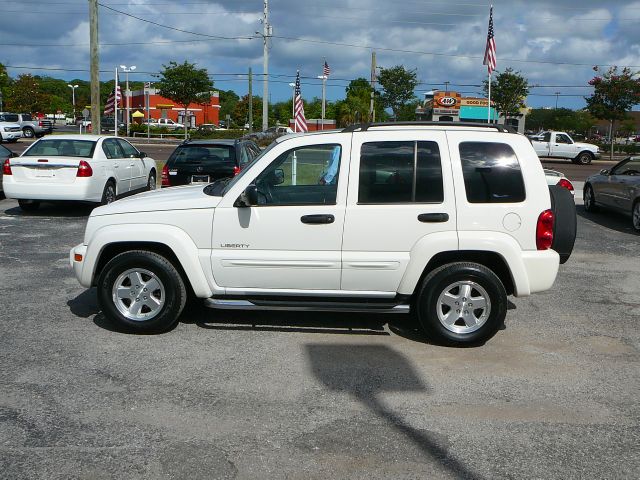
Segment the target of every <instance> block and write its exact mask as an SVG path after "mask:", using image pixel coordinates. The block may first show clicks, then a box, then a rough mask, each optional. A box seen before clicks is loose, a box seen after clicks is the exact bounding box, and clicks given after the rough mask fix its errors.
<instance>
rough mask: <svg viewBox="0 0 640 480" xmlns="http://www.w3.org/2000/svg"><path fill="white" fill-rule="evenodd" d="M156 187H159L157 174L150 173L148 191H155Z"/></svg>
mask: <svg viewBox="0 0 640 480" xmlns="http://www.w3.org/2000/svg"><path fill="white" fill-rule="evenodd" d="M156 187H157V184H156V174H155V173H150V174H149V181H148V182H147V190H155V189H156Z"/></svg>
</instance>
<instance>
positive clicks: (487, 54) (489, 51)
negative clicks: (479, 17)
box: [482, 6, 496, 75]
mask: <svg viewBox="0 0 640 480" xmlns="http://www.w3.org/2000/svg"><path fill="white" fill-rule="evenodd" d="M482 64H483V65H486V66H487V71H488V72H489V75H491V72H493V71H494V70H495V69H496V39H495V38H494V37H493V6H492V7H491V9H490V10H489V31H488V33H487V47H486V49H485V51H484V60H483V62H482Z"/></svg>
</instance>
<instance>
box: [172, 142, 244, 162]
mask: <svg viewBox="0 0 640 480" xmlns="http://www.w3.org/2000/svg"><path fill="white" fill-rule="evenodd" d="M235 158H236V157H235V148H234V147H233V146H232V145H185V146H182V147H178V148H176V149H175V150H174V152H173V153H172V154H171V156H170V157H169V160H167V163H170V164H171V166H173V167H175V166H178V165H183V164H187V163H188V164H194V163H195V164H198V165H218V164H221V163H234V164H235Z"/></svg>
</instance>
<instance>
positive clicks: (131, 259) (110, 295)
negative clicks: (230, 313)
mask: <svg viewBox="0 0 640 480" xmlns="http://www.w3.org/2000/svg"><path fill="white" fill-rule="evenodd" d="M127 272H133V273H130V275H133V276H136V274H135V272H138V273H140V277H138V278H140V279H141V280H142V281H141V283H139V284H136V285H134V284H133V283H131V281H130V280H129V277H128V275H129V274H128V273H127ZM145 272H146V273H145ZM152 282H157V285H159V287H158V288H157V289H156V290H154V291H152V292H151V291H149V292H148V291H146V290H145V286H146V285H150V284H151V283H152ZM127 283H128V285H127ZM153 284H154V285H156V283H153ZM118 286H120V288H121V289H122V288H131V289H132V290H131V291H132V292H134V293H133V294H132V298H131V299H129V298H128V296H127V297H118V295H117V293H116V292H117V291H118ZM149 288H153V287H149ZM97 291H98V305H99V306H100V309H101V310H102V313H103V314H104V316H105V317H106V318H107V319H109V320H110V321H112V322H113V323H114V324H116V325H117V326H119V327H121V328H123V329H124V330H128V331H133V332H138V333H161V332H165V331H167V330H169V329H171V328H173V327H174V326H175V325H176V324H177V323H178V319H179V318H180V314H181V313H182V310H183V309H184V306H185V303H186V301H187V290H186V288H185V283H184V280H183V279H182V276H181V275H180V273H179V272H178V270H177V269H176V267H175V266H174V265H173V264H172V263H171V262H170V261H169V260H167V259H166V258H165V257H163V256H162V255H159V254H157V253H154V252H149V251H146V250H132V251H129V252H124V253H121V254H120V255H117V256H116V257H114V258H112V259H111V260H110V261H109V262H108V263H107V264H106V265H105V267H104V269H103V270H102V272H101V273H100V276H99V277H98V282H97ZM145 293H146V294H147V295H148V296H149V297H143V296H144V295H145ZM136 295H137V297H136ZM152 296H153V298H154V299H155V302H156V303H160V306H159V307H157V308H158V309H157V311H154V310H152V309H151V308H149V307H148V306H146V305H147V303H145V301H146V300H147V299H148V298H151V297H152ZM138 301H139V302H141V303H140V304H138V305H140V306H139V307H138V308H139V309H140V310H139V313H135V308H136V305H135V303H136V302H138ZM127 302H128V304H127ZM149 303H151V302H149ZM145 307H146V309H147V311H145ZM153 308H156V307H155V305H153Z"/></svg>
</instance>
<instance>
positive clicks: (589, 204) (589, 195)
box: [582, 185, 597, 212]
mask: <svg viewBox="0 0 640 480" xmlns="http://www.w3.org/2000/svg"><path fill="white" fill-rule="evenodd" d="M582 199H583V201H584V209H585V210H586V211H587V212H595V211H596V210H597V207H596V205H595V203H596V197H595V195H594V194H593V188H592V187H591V185H586V186H585V187H584V192H583V194H582Z"/></svg>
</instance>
